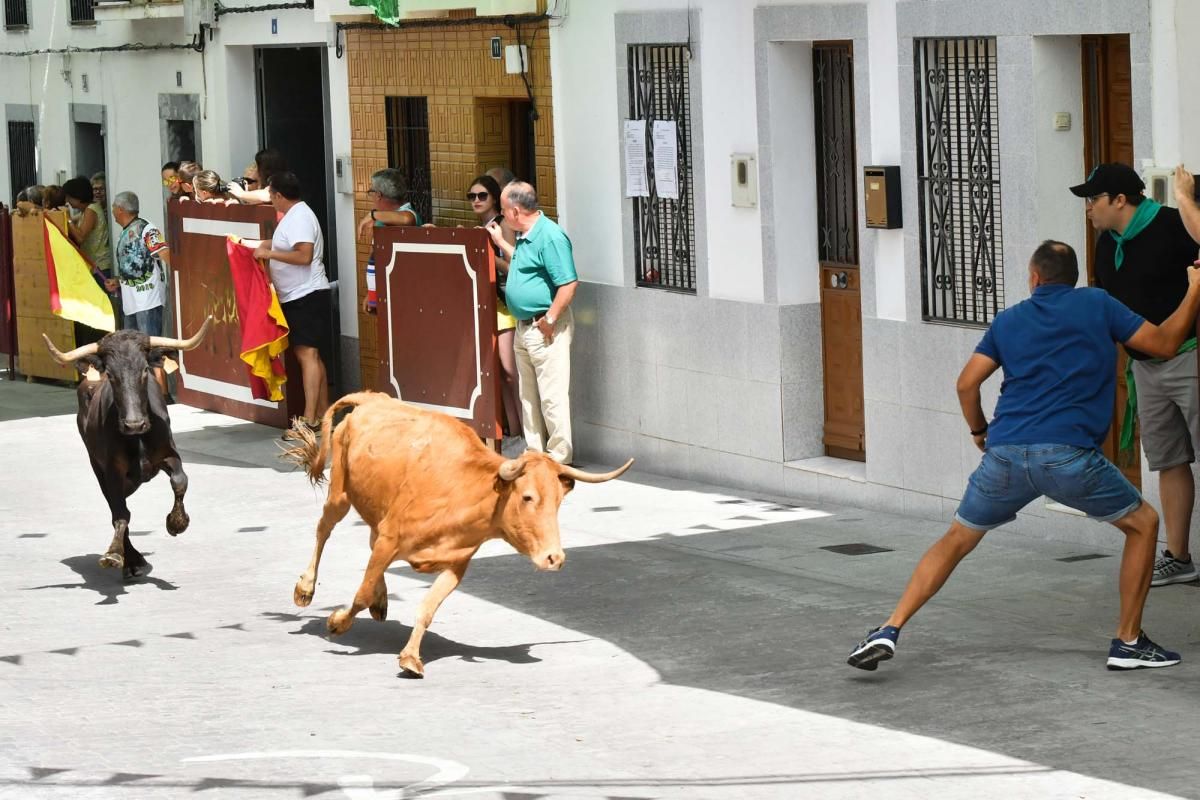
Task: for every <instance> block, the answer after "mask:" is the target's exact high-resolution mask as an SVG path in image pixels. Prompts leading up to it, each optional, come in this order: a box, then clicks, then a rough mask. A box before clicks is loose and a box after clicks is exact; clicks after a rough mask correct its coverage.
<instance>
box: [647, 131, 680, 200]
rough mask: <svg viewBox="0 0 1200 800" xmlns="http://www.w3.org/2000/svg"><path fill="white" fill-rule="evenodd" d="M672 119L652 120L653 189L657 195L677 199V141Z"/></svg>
mask: <svg viewBox="0 0 1200 800" xmlns="http://www.w3.org/2000/svg"><path fill="white" fill-rule="evenodd" d="M676 135H677V131H676V125H675V122H674V121H673V120H670V121H668V120H655V122H654V133H653V136H654V189H655V193H656V194H657V195H658V196H659V197H665V198H667V199H668V200H678V199H679V143H678V141H677V140H676V138H675V137H676Z"/></svg>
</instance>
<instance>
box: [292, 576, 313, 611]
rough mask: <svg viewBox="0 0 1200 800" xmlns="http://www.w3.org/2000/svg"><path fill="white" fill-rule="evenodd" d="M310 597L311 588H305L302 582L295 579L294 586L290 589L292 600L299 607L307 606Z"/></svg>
mask: <svg viewBox="0 0 1200 800" xmlns="http://www.w3.org/2000/svg"><path fill="white" fill-rule="evenodd" d="M312 599H313V590H312V589H305V588H304V586H303V583H302V582H299V581H297V583H296V588H295V589H293V590H292V602H293V603H295V604H296V605H298V606H300V608H307V607H308V604H309V603H311V602H312Z"/></svg>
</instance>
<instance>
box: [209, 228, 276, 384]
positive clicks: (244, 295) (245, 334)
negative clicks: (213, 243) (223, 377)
mask: <svg viewBox="0 0 1200 800" xmlns="http://www.w3.org/2000/svg"><path fill="white" fill-rule="evenodd" d="M225 252H226V253H227V254H228V255H229V271H230V273H231V274H232V276H233V293H234V295H235V297H236V298H237V309H238V322H239V324H240V325H241V328H242V349H241V359H242V361H245V362H246V367H247V369H248V370H249V372H250V392H251V394H253V395H254V397H255V399H258V400H276V401H278V400H282V399H283V384H284V383H285V382H286V381H287V373H286V372H285V370H284V366H283V351H284V350H287V346H288V324H287V320H286V319H284V316H283V309H282V308H280V307H279V298H278V297H276V296H275V287H273V286H271V282H270V280H268V279H267V275H266V272H265V271H264V270H263V268H262V267H261V266H260V265H259V263H258V261H257V260H255V258H254V251H253V250H251V249H250V248H249V247H247V246H245V245H244V244H242V243H241V239H239V238H238V237H237V236H230V237H229V239H228V241H226V243H225Z"/></svg>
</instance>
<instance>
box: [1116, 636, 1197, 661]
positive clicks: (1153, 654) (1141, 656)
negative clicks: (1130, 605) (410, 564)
mask: <svg viewBox="0 0 1200 800" xmlns="http://www.w3.org/2000/svg"><path fill="white" fill-rule="evenodd" d="M1182 660H1183V659H1182V658H1180V657H1179V653H1172V652H1171V651H1170V650H1167V649H1166V648H1163V647H1159V646H1158V645H1156V644H1155V643H1154V642H1152V641H1150V637H1148V636H1147V635H1146V632H1145V631H1142V632H1141V633H1139V634H1138V638H1137V641H1136V642H1134V643H1133V644H1125V643H1124V642H1123V641H1121V640H1120V639H1113V640H1112V646H1111V647H1109V648H1108V668H1109V669H1153V668H1154V667H1173V666H1175V665H1176V664H1178V663H1179V662H1180V661H1182Z"/></svg>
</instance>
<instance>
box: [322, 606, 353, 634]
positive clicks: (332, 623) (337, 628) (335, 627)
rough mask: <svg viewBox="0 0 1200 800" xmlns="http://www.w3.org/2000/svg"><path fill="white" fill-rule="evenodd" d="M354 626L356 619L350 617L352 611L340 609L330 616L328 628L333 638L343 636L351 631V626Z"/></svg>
mask: <svg viewBox="0 0 1200 800" xmlns="http://www.w3.org/2000/svg"><path fill="white" fill-rule="evenodd" d="M353 624H354V617H352V616H350V611H349V610H348V609H345V608H339V609H338V610H337V611H335V612H333V613H332V614H330V615H329V621H328V622H327V623H326V626H327V627H328V628H329V634H330V635H331V636H341V635H342V634H343V633H345V632H346V631H348V630H350V626H351V625H353Z"/></svg>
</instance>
